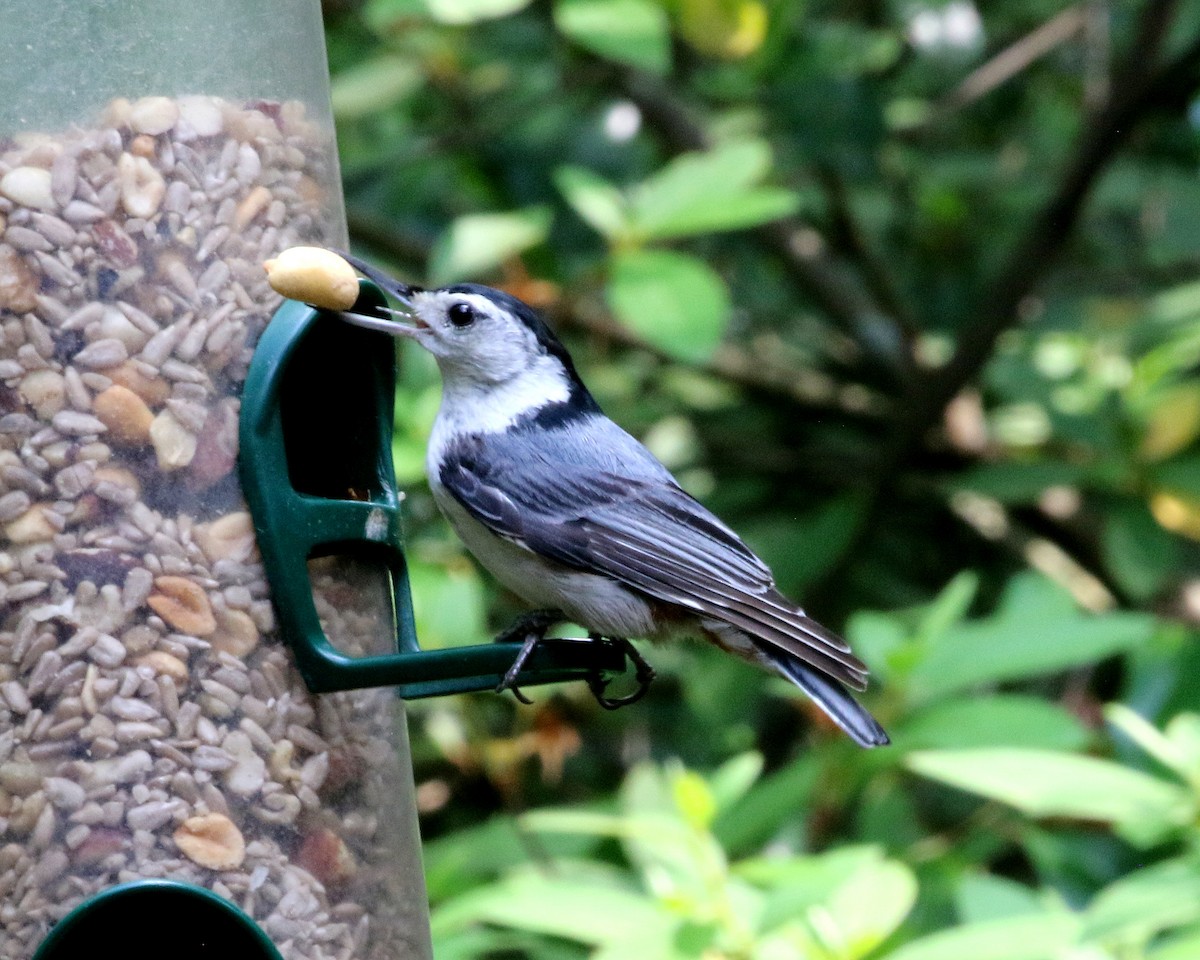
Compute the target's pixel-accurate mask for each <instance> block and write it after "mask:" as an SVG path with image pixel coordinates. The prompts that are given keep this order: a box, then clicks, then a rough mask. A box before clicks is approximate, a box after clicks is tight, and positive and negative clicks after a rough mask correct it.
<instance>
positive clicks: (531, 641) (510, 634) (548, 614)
mask: <svg viewBox="0 0 1200 960" xmlns="http://www.w3.org/2000/svg"><path fill="white" fill-rule="evenodd" d="M565 616H566V614H564V613H563V612H562V611H561V610H532V611H530V612H529V613H526V614H524V615H523V616H521V617H518V618H517V620H516V621H515V622H514V623H513V624H512V626H510V627H509V628H508V629H507V630H505V631H504V632H503V633H501V634H500V635H499V636H498V637H496V643H511V642H512V641H513V640H516V639H517V638H518V637H521V638H522V642H521V649H520V650H519V651H518V652H517V658H516V659H515V660H513V663H512V666H511V667H509V668H508V672H507V673H505V674H504V679H503V680H501V681H500V682H499V683H498V684H496V692H497V693H503V692H504V691H505V690H511V691H512V694H513V696H514V697H516V698H517V699H518V700H520V701H521V703H524V704H526V705H531V704H532V703H533V701H532V700H530V699H529V698H528V697H527V696H525V694H523V693H522V692H521V690H520V688H519V687H518V686H517V675H518V674H520V672H521V671H522V670H523V669H524V668H525V662H526V661H527V660H528V659H529V657H530V655H531V654H532V653H533V651H534V649H535V648H536V647H537V645H538V644H539V643H541V642H542V641H543V640H545V639H546V631H547V630H549V629H550V628H551V627H552V626H554V624H556V623H561V622H562V620H563V619H564V617H565Z"/></svg>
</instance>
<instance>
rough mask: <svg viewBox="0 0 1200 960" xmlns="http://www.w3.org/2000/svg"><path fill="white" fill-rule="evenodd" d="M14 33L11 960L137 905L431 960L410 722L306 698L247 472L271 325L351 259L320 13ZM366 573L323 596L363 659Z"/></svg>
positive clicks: (10, 151) (291, 945) (343, 954)
mask: <svg viewBox="0 0 1200 960" xmlns="http://www.w3.org/2000/svg"><path fill="white" fill-rule="evenodd" d="M3 19H4V30H3V34H2V35H0V90H3V91H4V96H3V97H0V824H3V829H0V837H3V840H2V841H0V956H3V957H5V958H10V960H23V958H26V957H30V956H32V954H33V952H34V950H35V949H36V948H37V946H38V944H39V943H40V942H41V940H42V938H43V937H44V936H45V934H46V932H47V930H48V929H49V928H50V927H51V926H52V925H53V924H54V923H55V922H56V921H57V920H59V919H61V918H62V917H63V916H65V915H66V914H67V913H68V912H69V911H71V910H72V909H73V908H75V907H76V906H77V905H78V904H80V903H81V902H83V901H85V900H86V899H87V898H88V897H89V896H90V895H92V894H94V893H98V892H101V891H103V890H104V889H106V888H107V887H110V886H112V885H114V884H117V883H123V882H127V881H131V880H137V879H140V878H161V877H166V878H171V879H176V880H181V881H185V882H188V883H194V884H198V885H200V886H203V887H206V888H208V889H211V890H213V891H215V892H217V893H218V894H220V895H221V896H224V897H226V898H228V899H230V900H231V901H233V902H234V903H236V904H237V905H238V906H240V907H242V908H243V909H244V910H245V911H246V912H247V913H248V914H249V915H250V916H251V917H252V918H253V919H254V920H255V921H256V922H257V923H259V925H260V926H261V927H262V928H263V930H265V931H266V932H267V934H268V935H269V936H270V937H271V938H272V939H273V940H274V941H275V942H276V943H277V944H278V945H280V947H281V949H282V950H283V952H284V955H285V956H286V957H288V958H289V960H290V958H311V960H317V958H350V957H355V958H380V960H383V958H389V960H390V958H410V957H411V958H425V957H428V956H429V954H430V949H429V934H428V920H427V908H426V901H425V890H424V883H423V878H422V873H421V866H420V849H419V841H418V838H417V831H416V816H415V801H414V798H413V784H412V773H411V766H410V763H409V754H408V744H407V739H406V734H405V727H404V718H403V712H402V709H401V706H400V704H399V703H398V701H397V700H396V698H395V697H394V696H393V695H392V693H391V692H390V691H387V690H367V691H356V692H350V693H341V694H332V695H326V696H313V695H311V694H309V692H308V691H307V689H306V688H305V686H304V684H303V681H302V680H301V679H300V677H299V675H298V674H297V673H296V671H295V669H294V667H293V666H292V664H291V661H290V658H289V653H288V651H287V648H286V646H285V645H284V644H283V643H282V642H281V640H280V638H279V636H278V634H277V631H276V629H275V624H274V614H273V611H272V607H271V603H270V596H269V591H268V588H267V585H266V582H265V579H264V577H263V573H262V568H261V565H260V564H259V562H258V557H257V552H256V548H255V543H254V536H253V530H252V527H251V525H250V522H249V518H248V515H247V513H246V508H245V505H244V502H243V501H242V497H241V491H240V488H239V486H238V481H237V473H236V470H235V460H236V449H237V437H236V428H237V419H238V418H237V411H238V405H239V403H240V389H241V384H242V382H243V379H244V377H245V372H246V367H247V364H248V362H249V358H250V355H251V353H252V351H253V347H254V343H255V341H256V339H257V337H258V334H259V333H260V332H261V330H262V328H263V326H264V325H265V323H266V322H267V320H268V319H269V317H270V315H271V313H272V311H273V310H274V308H275V306H276V305H277V304H278V298H277V297H276V296H275V295H274V294H273V293H272V292H271V291H270V289H269V287H268V286H267V284H266V281H265V277H264V275H263V272H262V269H261V263H262V261H263V260H264V259H266V258H267V257H270V256H272V255H274V254H276V253H277V252H278V251H279V250H281V249H283V248H285V247H287V246H291V245H294V244H296V243H321V244H335V245H339V246H341V245H344V244H345V241H346V236H345V223H344V215H343V209H342V200H341V194H340V189H339V186H338V172H337V164H336V153H335V148H334V139H333V129H332V120H331V116H330V112H329V93H328V77H327V72H326V66H325V54H324V46H323V37H322V33H321V22H320V10H319V4H318V2H317V0H256V2H254V3H245V2H243V0H217V2H204V3H197V2H195V0H187V2H178V0H155V2H153V3H151V2H148V0H137V2H132V0H97V2H92V3H87V4H80V3H78V2H76V0H57V2H47V0H16V2H10V3H8V4H7V5H6V7H5V12H4V18H3ZM372 577H373V574H372V573H371V571H369V570H359V569H357V568H355V567H354V565H352V564H345V563H330V564H327V565H325V566H320V565H317V566H315V567H314V577H313V579H314V588H315V590H316V593H317V596H318V602H319V604H320V605H321V608H322V612H323V615H324V616H325V618H326V621H327V622H326V626H327V629H328V630H329V631H330V632H331V634H333V635H334V636H336V637H337V640H338V643H339V646H341V647H343V648H345V649H362V650H364V651H365V650H377V649H378V648H379V647H380V645H381V644H386V643H388V642H390V641H391V640H392V639H393V638H391V637H390V636H389V632H390V611H389V607H388V603H387V598H386V596H385V594H384V593H383V592H382V591H380V590H379V589H378V584H376V583H374V581H373V579H372Z"/></svg>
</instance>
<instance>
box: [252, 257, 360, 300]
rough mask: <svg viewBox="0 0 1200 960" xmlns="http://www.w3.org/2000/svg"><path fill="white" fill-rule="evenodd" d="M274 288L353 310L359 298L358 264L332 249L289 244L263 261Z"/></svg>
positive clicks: (302, 298)
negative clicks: (273, 257) (271, 257)
mask: <svg viewBox="0 0 1200 960" xmlns="http://www.w3.org/2000/svg"><path fill="white" fill-rule="evenodd" d="M263 268H264V269H265V270H266V271H267V280H268V281H269V282H270V284H271V287H272V289H274V290H275V292H276V293H280V294H282V295H283V296H285V297H288V298H289V299H291V300H300V301H302V302H304V303H311V304H312V305H313V306H315V307H324V308H325V309H327V310H349V309H350V308H351V307H352V306H354V301H355V300H357V299H358V276H357V274H355V272H354V268H353V267H352V266H350V264H349V263H347V262H346V261H345V260H343V259H342V258H341V257H339V256H338V255H337V254H336V253H334V252H332V251H331V250H325V249H322V248H321V247H289V248H288V249H287V250H284V251H283V253H281V254H280V255H279V256H277V257H276V258H275V259H273V260H268V261H267V262H266V263H264V264H263Z"/></svg>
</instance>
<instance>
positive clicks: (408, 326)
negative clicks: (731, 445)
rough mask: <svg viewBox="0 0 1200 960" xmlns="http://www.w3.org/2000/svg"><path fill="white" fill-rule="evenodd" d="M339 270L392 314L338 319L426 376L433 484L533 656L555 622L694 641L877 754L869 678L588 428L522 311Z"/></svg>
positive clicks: (661, 479)
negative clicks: (766, 679) (501, 591)
mask: <svg viewBox="0 0 1200 960" xmlns="http://www.w3.org/2000/svg"><path fill="white" fill-rule="evenodd" d="M346 259H348V260H349V261H350V262H351V263H352V264H353V265H354V266H355V267H356V268H357V269H358V270H359V271H360V272H362V273H363V274H365V275H366V276H368V277H370V278H371V279H372V280H373V281H375V283H377V284H378V285H379V286H380V287H381V288H382V289H384V290H385V291H386V292H388V293H390V294H391V295H392V296H393V297H395V298H396V299H397V300H398V301H399V302H400V303H401V304H403V306H404V309H403V310H396V311H389V312H390V313H391V314H392V315H393V316H394V317H396V318H397V319H395V320H385V319H382V318H377V317H365V316H361V315H357V314H353V313H347V314H344V316H345V318H346V319H347V320H348V321H350V322H352V323H357V324H359V325H362V326H368V327H372V328H374V329H378V330H384V331H386V332H388V333H390V334H393V335H395V336H401V337H407V338H409V339H412V340H415V341H416V342H417V343H419V344H420V345H421V346H422V347H424V348H425V349H426V350H428V351H429V352H430V353H432V354H433V356H434V358H435V359H436V360H437V364H438V367H439V368H440V370H441V374H442V404H441V408H440V409H439V410H438V415H437V419H436V421H435V422H434V426H433V433H432V435H431V436H430V439H429V450H428V455H427V461H426V462H427V466H428V471H429V485H430V488H431V489H432V491H433V497H434V500H435V501H436V502H437V504H438V506H439V507H440V508H441V510H442V512H443V513H444V514H445V515H446V517H447V518H448V519H449V521H450V523H451V525H452V526H453V527H454V529H455V531H456V532H457V533H458V535H459V537H461V538H462V540H463V542H464V543H465V544H466V545H467V547H468V548H469V549H470V551H471V552H472V553H473V554H474V555H475V557H476V558H477V559H478V560H479V562H480V563H482V564H483V566H484V567H486V568H487V569H488V570H489V571H490V572H491V573H492V574H493V575H494V576H495V577H496V579H497V580H499V581H500V582H501V583H502V584H504V586H506V587H507V588H508V589H510V590H511V591H513V592H514V593H515V594H517V595H518V596H519V597H521V598H522V599H524V600H526V601H527V602H529V603H531V604H533V605H534V606H536V607H539V608H543V611H539V614H542V613H544V615H540V616H539V615H534V616H533V617H532V618H531V619H530V621H529V623H530V624H533V625H536V627H537V628H540V633H538V634H537V636H536V637H531V638H530V643H532V642H534V641H535V640H536V639H540V638H541V636H542V635H544V633H545V631H546V629H547V627H548V626H549V625H550V624H551V623H554V622H558V621H564V622H566V621H570V622H573V623H578V624H580V625H581V626H583V627H585V628H586V629H587V630H589V631H590V632H591V633H593V634H594V635H597V636H604V637H611V638H623V639H627V638H630V637H637V638H646V639H650V640H660V639H667V638H673V637H679V636H684V635H692V636H696V637H700V638H703V639H706V640H710V641H712V642H713V643H715V644H716V645H717V646H719V647H721V648H723V649H725V650H727V651H730V652H731V653H734V654H736V655H738V656H740V657H742V658H744V659H746V660H749V661H751V662H753V663H757V664H759V665H760V666H765V667H767V668H770V669H774V670H777V671H778V672H779V673H781V674H783V675H784V676H785V677H787V678H788V679H789V680H791V681H792V682H793V683H795V684H796V686H798V687H799V688H800V689H801V690H803V691H804V692H805V693H806V694H808V696H809V697H811V698H812V699H813V700H814V701H815V702H816V703H817V705H818V706H820V708H821V709H822V710H824V711H825V713H826V714H828V715H829V717H830V718H832V719H833V721H834V722H835V723H837V725H838V726H840V727H841V728H842V729H843V730H845V731H846V733H848V734H849V735H850V736H851V737H852V738H853V739H854V740H855V741H856V742H857V743H859V744H861V745H862V746H865V747H873V746H879V745H882V744H886V743H887V742H888V736H887V734H886V733H885V732H884V730H883V728H882V727H880V725H879V723H878V722H877V721H876V720H875V718H874V717H872V716H871V715H870V714H869V713H868V712H867V711H866V710H865V709H864V708H863V707H862V706H861V705H859V704H858V703H857V702H856V701H855V700H854V698H853V697H852V696H851V695H850V693H849V692H848V690H847V689H846V688H847V687H851V688H853V689H856V690H862V689H864V688H865V687H866V677H867V671H866V667H865V666H864V665H863V663H862V662H861V661H860V660H859V659H858V658H857V657H855V656H854V654H853V653H851V652H850V648H849V646H848V645H847V644H846V642H845V641H844V640H842V639H841V637H839V636H837V635H836V634H834V633H833V632H831V631H829V630H827V629H825V628H824V627H822V626H821V625H820V624H818V623H817V622H816V621H814V620H813V619H811V618H810V617H809V616H807V615H806V614H805V613H804V611H803V610H802V609H800V607H798V606H797V605H796V604H794V603H792V602H791V601H790V600H788V599H787V598H786V597H785V596H783V594H781V593H780V592H779V591H778V590H777V589H776V588H775V582H774V578H773V577H772V575H771V571H770V570H769V569H767V566H766V565H765V564H764V563H763V562H762V561H761V560H760V559H759V558H758V557H757V556H755V555H754V553H752V552H751V550H750V549H749V548H748V547H747V546H746V545H745V544H744V543H742V541H741V540H740V539H739V538H738V536H737V535H736V534H735V533H734V532H733V531H732V530H730V529H729V528H728V527H727V526H725V524H723V523H722V522H721V521H720V520H718V519H717V518H716V517H715V516H714V515H713V514H712V513H710V512H709V511H708V510H706V509H705V508H704V507H703V506H702V505H701V504H700V503H699V502H697V501H696V500H695V499H693V498H692V497H691V496H689V495H688V494H687V493H685V492H684V491H683V489H682V488H681V487H680V486H679V484H678V483H676V481H675V478H674V477H672V476H671V474H670V472H669V471H668V470H667V469H666V467H664V466H663V465H662V464H661V463H659V462H658V460H657V459H655V457H654V456H653V454H651V453H650V451H649V450H647V449H646V448H645V447H644V446H642V444H640V443H639V442H638V441H637V440H635V439H634V438H633V437H632V436H630V435H629V434H628V433H626V432H625V431H624V430H622V429H621V428H620V427H619V426H617V425H616V424H615V423H613V421H611V420H609V419H608V417H606V416H605V415H604V414H603V413H602V412H601V410H600V407H599V406H598V405H597V403H596V401H595V400H594V399H593V398H592V395H591V394H590V393H589V392H588V390H587V388H586V387H585V386H584V385H583V382H582V381H581V380H580V378H579V375H578V373H576V371H575V365H574V363H573V362H572V361H571V357H570V355H569V354H568V353H567V351H566V349H565V348H564V347H563V345H562V344H561V343H560V342H559V341H558V339H557V338H556V337H555V336H554V334H553V333H551V332H550V330H549V328H548V327H547V326H546V325H545V323H543V321H542V320H541V318H540V317H539V316H538V315H537V313H536V312H535V311H534V310H533V309H532V308H530V307H529V306H527V305H526V304H524V303H522V302H521V301H520V300H518V299H516V298H515V297H512V296H510V295H509V294H506V293H503V292H501V291H499V290H494V289H491V288H489V287H484V286H480V285H478V284H472V283H460V284H455V285H453V286H448V287H443V288H441V289H439V290H423V289H421V288H419V287H413V286H409V285H407V284H404V283H401V282H399V281H397V280H394V279H392V278H390V277H388V276H386V275H385V274H382V273H380V271H378V270H376V269H374V268H373V267H371V266H370V265H369V264H366V263H364V262H362V261H361V260H358V259H357V258H354V257H347V258H346ZM529 648H530V646H529V645H527V647H526V649H527V650H528V649H529ZM514 676H515V671H513V672H510V675H509V677H508V678H506V679H507V680H510V681H511V680H512V679H513V677H514Z"/></svg>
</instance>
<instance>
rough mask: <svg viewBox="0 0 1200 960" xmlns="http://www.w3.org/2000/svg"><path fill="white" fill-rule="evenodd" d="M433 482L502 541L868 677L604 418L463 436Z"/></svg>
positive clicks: (826, 666)
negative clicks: (507, 541) (599, 574)
mask: <svg viewBox="0 0 1200 960" xmlns="http://www.w3.org/2000/svg"><path fill="white" fill-rule="evenodd" d="M439 479H440V481H441V483H442V485H443V486H444V487H445V488H446V490H447V491H448V492H449V493H450V494H451V495H452V496H453V497H454V498H455V499H456V500H457V501H458V502H459V503H460V504H462V506H463V507H464V508H465V509H466V510H467V511H468V512H470V513H471V515H472V516H474V517H475V519H477V520H479V521H480V522H481V523H483V524H484V525H485V526H487V527H488V528H489V529H491V530H492V532H494V533H496V534H497V535H499V536H501V537H505V538H506V539H508V540H511V541H513V542H515V543H518V544H520V545H521V546H523V547H525V548H526V549H528V550H531V551H533V552H534V553H537V554H539V555H541V556H543V557H546V558H548V559H550V560H553V561H556V562H557V563H560V564H563V565H565V566H568V567H572V568H574V569H578V570H586V571H588V572H592V573H601V574H603V575H605V576H608V577H611V578H612V579H614V580H617V581H619V582H621V583H623V584H625V585H627V586H629V587H632V588H634V589H636V590H638V591H640V592H641V593H643V594H645V595H647V596H650V597H653V598H656V599H659V600H664V601H667V602H669V603H673V604H678V605H679V606H682V607H685V608H688V609H691V610H693V611H695V612H696V613H697V614H699V615H703V616H709V617H713V618H716V619H718V620H722V621H725V622H727V623H729V624H731V625H733V626H735V627H737V628H739V629H741V630H744V631H745V632H746V633H748V634H750V635H751V636H753V637H755V638H758V639H759V640H761V641H764V642H766V643H768V644H771V645H772V646H775V647H777V648H779V649H780V650H782V651H785V652H786V653H788V654H791V655H792V656H795V657H798V658H799V659H801V660H803V661H804V662H806V663H809V664H811V665H812V666H814V667H816V668H817V669H819V670H821V671H822V672H824V673H826V674H828V675H829V676H831V677H833V678H836V679H838V680H841V681H842V682H844V683H846V684H848V685H850V686H851V687H854V688H856V689H863V688H864V687H865V686H866V668H865V666H864V665H863V664H862V662H861V661H859V660H858V659H857V658H856V657H855V656H854V655H853V654H851V653H850V649H849V647H848V646H847V645H846V643H845V641H843V640H842V639H841V638H840V637H838V636H837V635H836V634H834V633H832V632H831V631H829V630H826V629H825V628H824V627H822V626H821V625H820V624H818V623H817V622H816V621H814V620H812V619H811V618H809V617H808V616H806V615H805V614H804V612H803V611H802V610H801V609H800V608H799V607H797V606H796V605H795V604H793V603H792V602H791V601H789V600H788V599H787V598H786V597H784V596H783V595H782V594H781V593H779V591H778V590H776V589H775V584H774V580H773V578H772V576H771V572H770V570H768V569H767V567H766V565H765V564H764V563H763V562H762V561H761V560H759V559H758V557H756V556H755V555H754V554H753V553H752V552H751V551H750V549H749V548H748V547H747V546H746V545H745V544H744V543H742V541H741V540H740V539H738V537H737V535H736V534H735V533H734V532H733V531H732V530H730V529H729V528H728V527H726V526H725V525H724V524H723V523H721V521H720V520H718V519H717V518H716V517H715V516H713V515H712V514H711V513H710V512H709V511H708V510H706V509H705V508H704V507H703V506H702V505H701V504H700V503H698V502H697V501H696V500H694V499H693V498H692V497H690V496H689V495H688V494H687V493H685V492H684V491H683V490H682V489H681V488H680V487H679V485H678V484H677V483H676V482H675V481H674V479H673V478H672V477H671V475H670V473H668V472H667V470H666V468H664V467H663V466H662V465H661V464H660V463H659V462H658V461H657V460H656V459H654V457H653V456H652V455H651V454H650V453H649V451H647V450H646V449H645V447H643V446H642V445H641V444H640V443H638V442H637V441H636V440H634V439H633V438H632V437H631V436H629V434H627V433H625V431H623V430H621V429H620V428H619V427H618V426H616V424H614V423H613V422H612V421H611V420H608V419H607V418H606V417H604V416H602V415H594V416H588V417H586V418H580V419H577V420H575V421H573V422H572V423H571V424H569V425H562V426H559V425H556V426H555V427H553V428H550V429H546V428H544V427H539V428H531V429H521V428H518V429H515V430H509V431H506V432H503V433H494V434H483V435H475V436H471V437H464V438H460V439H459V440H457V441H455V442H454V443H452V444H451V445H449V447H448V448H447V450H446V451H445V455H444V456H443V459H442V463H441V467H440V471H439Z"/></svg>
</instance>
